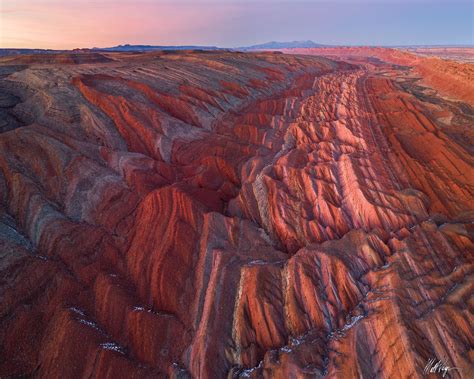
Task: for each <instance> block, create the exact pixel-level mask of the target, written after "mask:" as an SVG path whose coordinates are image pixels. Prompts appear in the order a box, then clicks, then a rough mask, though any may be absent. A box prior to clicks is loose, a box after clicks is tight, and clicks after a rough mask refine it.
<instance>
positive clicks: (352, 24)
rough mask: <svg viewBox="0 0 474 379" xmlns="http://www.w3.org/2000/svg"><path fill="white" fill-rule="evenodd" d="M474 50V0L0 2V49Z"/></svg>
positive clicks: (40, 0) (88, 0)
mask: <svg viewBox="0 0 474 379" xmlns="http://www.w3.org/2000/svg"><path fill="white" fill-rule="evenodd" d="M307 39H312V40H314V41H315V42H319V43H327V44H353V45H354V44H355V45H357V44H359V45H364V44H375V45H383V44H386V45H402V44H472V43H473V5H472V2H471V1H470V0H329V1H328V0H138V1H133V0H0V48H2V47H3V48H6V47H20V48H21V47H30V48H53V49H71V48H76V47H108V46H115V45H118V44H127V43H129V44H151V45H217V46H222V47H237V46H244V45H250V44H255V43H262V42H267V41H271V40H280V41H292V40H307Z"/></svg>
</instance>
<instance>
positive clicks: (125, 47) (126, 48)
mask: <svg viewBox="0 0 474 379" xmlns="http://www.w3.org/2000/svg"><path fill="white" fill-rule="evenodd" d="M91 50H94V51H124V52H125V51H138V52H144V51H153V50H220V48H219V47H217V46H196V45H179V46H154V45H128V44H127V45H118V46H112V47H93V48H92V49H91Z"/></svg>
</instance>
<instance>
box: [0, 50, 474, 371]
mask: <svg viewBox="0 0 474 379" xmlns="http://www.w3.org/2000/svg"><path fill="white" fill-rule="evenodd" d="M473 96H474V66H473V65H472V64H470V63H463V62H458V61H454V60H446V59H439V58H438V57H432V56H428V57H427V56H421V55H419V54H418V55H415V54H412V53H410V52H402V51H398V50H389V49H369V48H346V49H314V50H312V49H309V50H308V49H303V51H298V50H292V51H286V52H285V54H283V53H280V52H261V53H238V52H222V51H215V52H199V51H183V52H173V51H171V52H154V53H144V54H134V53H130V54H126V53H99V52H90V53H84V52H82V53H65V54H50V55H49V54H44V55H24V56H14V57H4V58H0V377H1V378H11V377H38V378H81V377H84V378H156V377H171V378H191V377H192V378H260V377H265V378H319V377H329V378H408V377H410V378H416V377H423V375H424V370H425V367H426V364H427V362H428V361H429V360H430V359H436V360H442V361H443V362H444V363H445V365H447V366H449V367H451V368H453V369H452V370H450V371H449V372H448V373H447V374H446V377H448V376H449V377H451V378H459V377H461V378H472V377H473V376H474V371H473V362H474V347H473V346H474V330H473V325H474V316H473V309H474V296H473V294H474V254H473V253H474V243H473V237H474V226H473V221H474V180H473V179H474V170H473V165H474V155H473V153H474V147H473V146H474V127H473V125H474V98H473ZM454 367H456V369H454ZM432 375H433V377H435V376H434V375H435V374H432ZM436 375H438V376H439V375H442V373H440V374H436Z"/></svg>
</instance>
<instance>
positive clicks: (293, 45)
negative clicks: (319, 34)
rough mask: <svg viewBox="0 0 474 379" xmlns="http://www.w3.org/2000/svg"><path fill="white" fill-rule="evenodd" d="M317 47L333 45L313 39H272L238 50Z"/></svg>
mask: <svg viewBox="0 0 474 379" xmlns="http://www.w3.org/2000/svg"><path fill="white" fill-rule="evenodd" d="M317 47H331V45H322V44H320V43H316V42H313V41H311V40H307V41H291V42H277V41H271V42H267V43H262V44H259V45H252V46H243V47H239V48H238V50H276V49H296V48H299V49H303V48H304V49H309V48H317Z"/></svg>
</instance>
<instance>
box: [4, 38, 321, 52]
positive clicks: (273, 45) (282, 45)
mask: <svg viewBox="0 0 474 379" xmlns="http://www.w3.org/2000/svg"><path fill="white" fill-rule="evenodd" d="M329 46H330V45H321V44H319V43H315V42H313V41H291V42H277V41H272V42H267V43H262V44H259V45H252V46H242V47H238V48H220V47H217V46H199V45H177V46H160V45H158V46H155V45H129V44H127V45H118V46H111V47H93V48H91V49H74V50H51V49H0V56H2V55H17V54H46V53H65V52H68V51H74V52H81V51H91V50H92V51H97V52H100V51H110V52H146V51H155V50H207V51H210V50H237V51H252V50H274V49H291V48H298V47H299V48H316V47H329Z"/></svg>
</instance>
